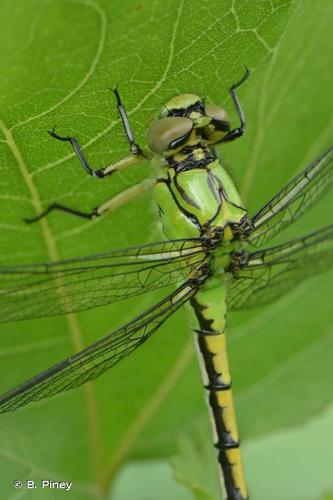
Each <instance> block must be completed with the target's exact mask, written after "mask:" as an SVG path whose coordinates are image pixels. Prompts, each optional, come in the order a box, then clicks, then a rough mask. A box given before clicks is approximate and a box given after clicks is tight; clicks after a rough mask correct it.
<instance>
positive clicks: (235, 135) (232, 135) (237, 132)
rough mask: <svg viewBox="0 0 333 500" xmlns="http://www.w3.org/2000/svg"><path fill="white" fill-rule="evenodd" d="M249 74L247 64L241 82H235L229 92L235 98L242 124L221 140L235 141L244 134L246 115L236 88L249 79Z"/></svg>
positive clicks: (234, 101)
mask: <svg viewBox="0 0 333 500" xmlns="http://www.w3.org/2000/svg"><path fill="white" fill-rule="evenodd" d="M249 76H250V71H249V69H248V68H247V67H246V66H245V73H244V75H243V76H242V78H241V79H240V80H239V82H237V83H234V84H233V85H232V86H231V87H230V89H229V92H230V94H231V98H232V100H233V103H234V105H235V108H236V111H237V115H238V117H239V120H240V126H239V127H237V128H235V129H233V130H230V132H228V133H227V134H226V135H225V136H224V137H223V139H222V141H221V142H230V141H233V140H235V139H237V138H238V137H241V136H242V135H243V134H244V131H245V125H246V121H245V115H244V111H243V109H242V106H241V103H240V101H239V99H238V97H237V94H236V89H238V88H239V87H240V86H241V85H242V84H243V83H244V82H245V81H246V80H247V79H248V77H249Z"/></svg>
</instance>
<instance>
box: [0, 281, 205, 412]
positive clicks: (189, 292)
mask: <svg viewBox="0 0 333 500" xmlns="http://www.w3.org/2000/svg"><path fill="white" fill-rule="evenodd" d="M195 293H196V290H195V288H193V286H192V284H191V281H188V282H186V283H185V284H183V285H182V286H180V287H179V288H178V289H177V290H176V291H174V292H173V293H171V294H170V295H168V296H167V297H166V298H165V299H163V300H162V301H160V302H159V303H158V304H156V305H155V306H153V307H151V308H150V309H148V310H147V311H146V312H144V313H142V314H141V315H140V316H138V317H137V318H136V319H134V320H133V321H131V322H130V323H127V324H126V325H125V326H123V327H121V328H119V329H117V330H115V331H114V332H112V333H110V334H109V335H107V336H106V337H104V338H102V339H101V340H99V341H97V342H95V343H94V344H92V345H90V346H88V347H86V348H85V349H83V350H82V351H80V352H78V353H76V354H74V355H73V356H70V357H69V358H67V359H64V360H63V361H61V362H60V363H57V364H56V365H54V366H52V367H51V368H49V369H48V370H46V371H44V372H42V373H40V374H39V375H37V376H35V377H33V378H31V379H30V380H28V381H27V382H25V383H23V384H21V385H19V386H17V387H15V388H14V389H12V390H11V391H9V392H7V393H5V394H4V395H2V396H1V397H0V413H5V412H8V411H13V410H16V409H17V408H20V407H21V406H24V405H26V404H28V403H30V402H31V401H39V400H40V399H44V398H47V397H50V396H53V395H55V394H58V393H60V392H63V391H67V390H68V389H73V388H75V387H79V386H80V385H82V384H84V383H85V382H88V381H90V380H93V379H95V378H96V377H98V376H99V375H101V374H102V373H103V372H105V371H106V370H108V369H109V368H111V367H113V366H114V365H115V364H116V363H118V362H119V361H120V360H122V359H123V358H124V357H126V356H128V355H129V354H130V353H132V352H133V351H134V350H135V349H136V348H137V347H138V346H139V345H141V344H142V343H143V342H145V341H146V340H147V339H148V338H149V337H150V336H151V335H152V334H153V333H154V332H155V331H156V330H157V329H158V328H159V327H160V326H161V324H162V323H163V322H164V321H165V320H166V319H167V318H168V317H169V316H171V315H172V314H173V313H174V312H175V311H176V310H177V309H178V308H179V307H181V306H182V305H183V304H184V303H185V302H187V301H188V300H189V299H190V298H191V297H192V296H193V295H195Z"/></svg>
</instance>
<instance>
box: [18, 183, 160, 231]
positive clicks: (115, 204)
mask: <svg viewBox="0 0 333 500" xmlns="http://www.w3.org/2000/svg"><path fill="white" fill-rule="evenodd" d="M155 183H156V180H155V179H151V178H148V179H144V180H143V181H142V182H139V183H138V184H134V185H133V186H131V187H129V188H127V189H124V190H123V191H121V192H120V193H119V194H117V195H116V196H114V197H113V198H111V199H110V200H108V201H106V202H105V203H103V204H102V205H99V206H98V207H96V208H93V210H91V212H81V211H80V210H75V209H73V208H69V207H66V206H65V205H61V204H60V203H52V204H51V205H50V206H48V207H47V208H46V210H44V212H42V213H41V214H39V215H37V216H36V217H31V218H25V219H24V221H25V222H27V223H28V224H31V223H33V222H37V221H39V220H40V219H42V218H43V217H45V216H46V215H48V214H49V213H50V212H53V211H54V210H58V211H61V212H65V213H67V214H70V215H75V216H77V217H81V218H83V219H95V218H96V217H99V216H100V215H104V214H106V213H109V212H112V211H113V210H116V209H117V208H119V207H120V206H122V205H124V204H125V203H127V202H129V201H131V200H133V199H135V198H137V197H138V196H140V195H142V194H144V193H145V192H147V191H149V190H150V189H151V188H152V187H153V186H154V184H155Z"/></svg>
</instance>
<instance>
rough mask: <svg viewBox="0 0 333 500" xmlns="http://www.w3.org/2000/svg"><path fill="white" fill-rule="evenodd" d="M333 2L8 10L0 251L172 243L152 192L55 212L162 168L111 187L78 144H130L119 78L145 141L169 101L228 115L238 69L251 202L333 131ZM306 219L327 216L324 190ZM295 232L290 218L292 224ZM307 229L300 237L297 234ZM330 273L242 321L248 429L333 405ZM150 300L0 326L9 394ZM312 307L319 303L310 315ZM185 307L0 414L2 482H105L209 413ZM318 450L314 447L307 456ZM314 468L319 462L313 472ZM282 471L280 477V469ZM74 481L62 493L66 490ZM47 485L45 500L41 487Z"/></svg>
mask: <svg viewBox="0 0 333 500" xmlns="http://www.w3.org/2000/svg"><path fill="white" fill-rule="evenodd" d="M332 10H333V5H332V3H331V2H325V1H324V0H319V1H318V2H315V3H314V2H311V1H310V0H299V1H292V0H260V1H258V2H251V1H243V0H242V1H240V0H239V1H237V0H235V1H232V0H228V1H227V0H224V1H221V0H219V1H217V0H216V1H208V0H204V1H198V0H191V1H190V0H170V1H169V2H163V1H162V0H160V1H158V0H157V1H156V0H155V1H154V0H140V1H139V0H137V1H134V2H133V1H129V0H127V1H122V2H120V1H117V0H113V1H112V2H109V1H108V0H86V1H85V0H66V1H53V2H50V1H47V0H26V1H25V2H21V1H19V0H13V1H12V2H4V1H3V2H2V4H1V9H0V22H1V34H2V37H3V40H4V43H2V44H1V45H0V51H1V54H0V55H1V57H0V65H1V75H2V78H1V83H0V85H1V92H0V110H1V111H0V166H1V179H0V193H1V206H0V210H1V218H0V227H1V234H0V259H1V263H3V264H5V263H23V262H35V261H39V260H50V259H52V260H54V259H57V258H67V257H73V256H77V255H86V254H90V253H95V252H103V251H105V250H108V249H111V248H117V247H118V248H120V247H126V246H130V245H133V244H141V243H145V242H147V241H152V240H155V241H156V240H159V239H161V233H160V231H159V229H158V227H157V214H156V211H155V210H154V209H153V207H152V204H151V198H150V196H149V195H145V196H144V197H143V198H141V199H138V200H136V201H134V202H132V203H131V204H130V205H129V206H127V207H124V208H121V209H119V210H118V211H117V213H114V214H112V215H110V216H108V217H105V218H103V219H99V220H97V221H93V222H87V221H84V220H80V219H76V218H71V217H66V216H65V215H63V214H59V213H58V214H57V213H54V214H52V215H51V216H50V217H49V218H48V219H47V221H45V224H43V225H40V224H36V225H35V226H26V225H25V224H24V223H23V222H22V217H24V216H26V217H27V216H33V215H35V214H36V213H38V212H39V211H40V210H41V208H42V207H45V206H47V205H48V204H49V203H51V202H52V201H58V202H60V203H64V204H66V205H68V206H71V207H73V208H78V209H82V210H88V209H90V208H92V207H94V206H96V205H98V204H99V203H101V202H102V201H105V200H107V199H108V198H110V197H112V196H113V195H115V194H116V193H118V192H119V191H120V190H122V189H124V188H125V187H127V186H129V185H131V184H133V183H135V182H137V181H139V180H140V179H142V178H144V177H145V176H146V175H147V174H148V173H149V172H150V170H149V165H145V166H143V167H138V168H133V169H130V170H129V171H125V172H124V173H121V174H119V175H117V176H112V178H110V179H106V180H104V181H100V180H98V179H92V178H90V177H89V176H87V175H86V174H85V172H84V171H83V170H82V168H81V167H80V165H79V164H78V161H77V160H76V159H75V158H74V156H73V154H72V152H71V150H70V148H69V147H68V145H67V144H64V143H60V142H57V141H55V140H52V139H51V138H50V137H49V136H48V134H47V133H46V130H47V129H50V128H52V126H53V125H57V127H58V131H59V133H64V134H75V135H76V136H77V138H78V139H79V141H80V143H81V144H82V146H83V149H84V151H85V152H86V155H87V157H88V158H89V161H90V162H91V163H92V165H94V166H95V167H96V168H98V167H101V166H104V165H107V164H109V163H110V162H113V161H115V160H117V159H118V158H121V157H122V156H124V155H125V154H126V153H127V151H128V145H127V143H126V140H125V138H124V134H123V131H122V127H121V124H120V122H119V119H118V116H117V112H116V108H115V103H114V99H113V96H112V93H111V92H110V91H109V90H108V89H109V87H112V86H113V85H115V84H116V83H118V84H119V90H120V92H121V95H122V98H123V101H124V103H125V105H126V108H127V110H128V114H129V117H130V119H131V123H132V126H133V129H134V130H135V134H136V138H137V140H138V141H140V143H144V138H145V130H146V127H147V123H148V122H149V119H150V117H151V115H152V114H153V113H155V111H156V110H157V109H158V108H159V107H160V106H161V104H163V102H164V101H165V100H166V99H168V98H170V97H171V96H172V95H174V94H177V93H179V92H196V93H198V94H200V95H206V96H208V98H209V99H212V100H213V101H215V102H217V103H221V104H224V105H225V106H226V107H227V108H228V110H230V111H231V113H230V114H231V116H232V118H233V120H235V115H234V113H233V111H232V105H231V102H230V99H229V97H228V92H227V89H228V87H229V86H230V85H231V84H232V83H233V82H234V81H236V80H237V79H239V77H240V76H241V75H242V74H243V66H244V64H246V65H247V66H248V67H249V68H250V69H251V72H252V76H251V79H250V80H249V81H248V83H247V84H246V85H245V86H244V87H243V88H242V89H241V91H240V96H241V99H242V102H243V105H244V108H245V110H246V115H247V122H248V129H247V134H246V136H245V137H244V139H242V140H240V141H236V142H235V143H234V144H230V145H228V146H226V147H225V148H223V151H221V154H222V156H223V158H225V159H226V161H227V163H230V164H231V165H233V169H232V171H233V174H234V177H235V179H236V181H237V183H238V185H239V187H240V188H241V191H242V193H243V194H244V199H245V200H246V203H247V204H248V206H249V209H250V211H251V212H253V210H255V209H257V208H259V207H260V205H261V204H262V203H264V202H265V201H267V200H268V199H269V198H270V197H271V196H272V195H273V194H274V193H275V192H276V191H277V190H278V189H279V188H280V187H281V186H282V185H283V183H285V182H286V181H287V180H288V179H290V178H291V177H292V176H293V175H294V174H295V173H296V172H297V171H299V170H300V169H301V168H302V167H305V166H306V165H307V163H309V162H310V161H311V160H312V159H313V158H315V157H316V156H317V155H318V154H319V153H320V152H321V151H322V150H323V149H324V148H325V147H327V146H328V145H329V143H330V141H331V135H332V134H331V131H332V123H331V110H330V109H329V103H330V100H331V85H332V83H331V82H332V60H331V57H332V56H331V51H329V50H328V49H327V47H329V46H330V41H331V23H332V17H333V12H332ZM311 214H312V215H309V216H307V217H305V218H303V219H302V221H301V222H300V224H299V225H298V226H297V228H298V231H299V232H302V231H304V232H305V231H308V225H311V227H312V228H313V227H318V226H321V225H324V224H328V223H329V222H330V221H331V220H332V204H331V203H330V202H329V197H326V199H324V200H323V201H322V203H321V204H320V206H318V207H317V208H316V209H315V210H314V211H313V212H312V213H311ZM290 234H291V235H294V234H296V233H295V229H293V230H290ZM297 234H298V233H297ZM330 281H331V280H330V276H329V275H327V276H321V277H320V278H318V279H316V280H313V281H311V282H309V283H308V284H306V285H304V286H302V287H301V288H298V289H297V290H295V292H293V293H292V294H289V295H288V296H287V297H286V298H283V299H282V300H280V301H279V302H277V303H276V304H274V305H272V306H269V307H266V308H262V309H260V310H257V311H253V312H250V313H242V314H237V315H236V314H232V315H230V318H229V330H230V343H229V345H230V357H231V364H232V369H233V373H234V380H235V384H234V387H235V393H236V401H237V410H238V413H239V421H240V427H241V430H242V435H243V436H244V437H246V436H249V435H253V434H259V433H263V432H270V431H271V430H272V429H273V428H277V427H279V426H285V425H289V424H291V423H294V424H296V423H298V422H299V421H302V420H304V419H305V418H306V417H307V416H308V415H309V414H312V413H315V412H318V411H319V410H320V409H322V408H323V407H324V406H325V405H327V404H328V402H329V400H330V399H331V387H330V382H329V381H330V365H331V363H330V358H329V353H330V352H331V350H332V330H331V324H332V311H331V307H330V300H329V299H328V297H330V294H332V285H331V283H330ZM154 300H157V298H156V297H155V296H154V297H150V296H146V297H144V299H143V300H135V301H132V302H130V303H126V304H125V305H122V304H119V305H115V306H112V307H108V308H100V309H99V310H96V311H90V312H86V313H81V314H80V315H77V316H71V317H67V318H61V317H59V318H49V319H43V320H38V321H26V322H21V323H17V324H10V325H9V324H8V325H3V326H2V327H1V337H0V338H1V341H0V342H1V343H0V357H1V363H0V369H1V378H0V380H1V384H0V385H1V390H2V391H5V390H7V389H9V388H11V387H13V386H14V385H16V384H18V383H20V382H22V381H23V380H25V379H27V378H28V377H30V376H32V375H34V374H36V373H38V372H39V371H41V370H43V369H45V368H47V367H49V366H50V365H51V364H52V363H55V362H56V361H58V360H60V359H63V358H64V357H66V356H68V355H69V354H71V353H72V352H73V351H75V350H77V349H78V348H79V347H80V345H87V344H89V343H91V342H92V341H94V340H95V339H97V338H100V337H101V336H102V335H105V334H106V333H107V332H109V331H110V330H112V328H114V327H115V326H117V325H119V324H122V323H124V322H125V321H128V320H129V319H131V318H133V317H134V316H135V315H136V314H138V313H139V311H142V310H144V308H145V307H148V305H151V304H152V303H153V301H154ZM313 311H315V313H313ZM205 412H206V409H205V406H204V404H203V399H202V394H201V387H200V383H199V376H198V373H197V367H196V364H195V360H194V358H193V357H192V354H191V346H190V341H189V339H188V332H187V326H186V322H185V319H184V317H183V314H182V312H178V313H177V314H176V315H175V317H174V318H172V319H171V320H170V321H168V323H167V324H166V325H165V326H164V327H163V328H162V329H161V331H160V332H159V334H157V335H156V336H154V337H153V338H152V339H151V340H150V341H149V343H147V344H146V345H145V346H143V347H142V348H141V349H140V350H139V351H138V352H137V353H136V354H134V355H133V356H132V357H131V358H129V359H128V360H126V361H124V362H123V363H122V364H120V365H119V366H117V367H116V368H114V370H113V371H112V373H109V374H107V375H105V376H103V377H101V378H100V379H99V380H97V381H96V382H94V383H93V384H90V385H89V386H86V387H84V388H82V389H81V390H78V391H74V392H69V393H66V394H63V395H61V396H59V397H56V398H53V399H50V400H47V401H45V402H41V403H39V404H36V405H31V406H28V407H26V408H24V409H22V410H21V411H18V412H17V413H14V414H8V415H2V416H1V427H0V429H1V430H0V436H1V450H0V464H1V471H2V479H1V491H2V494H3V496H4V497H10V496H12V495H13V494H15V492H14V490H13V481H14V480H15V479H20V480H23V481H25V480H27V479H35V480H36V482H37V483H38V484H39V481H40V480H41V479H44V478H50V479H51V480H54V481H57V480H71V481H73V490H72V492H71V498H80V499H82V498H92V497H97V496H98V495H99V494H104V493H105V491H106V490H107V489H108V488H109V484H110V480H111V479H112V478H113V477H114V475H115V473H116V471H117V469H118V467H119V465H120V464H121V463H122V462H123V461H124V460H125V459H126V458H128V457H135V458H137V459H140V458H143V457H156V456H166V455H170V454H172V453H173V452H174V450H175V447H176V442H175V435H176V434H177V433H178V432H180V431H182V430H184V429H185V428H187V429H188V431H189V432H192V431H193V432H195V430H194V422H195V421H196V419H197V418H198V416H202V418H207V417H206V413H205ZM310 459H311V457H309V460H310ZM316 466H318V464H314V467H316ZM272 477H274V471H272ZM58 494H59V495H60V496H61V495H62V493H61V491H57V498H58V496H59V495H58ZM44 496H45V492H44V490H41V489H40V488H39V487H38V488H36V489H35V490H34V499H38V498H44Z"/></svg>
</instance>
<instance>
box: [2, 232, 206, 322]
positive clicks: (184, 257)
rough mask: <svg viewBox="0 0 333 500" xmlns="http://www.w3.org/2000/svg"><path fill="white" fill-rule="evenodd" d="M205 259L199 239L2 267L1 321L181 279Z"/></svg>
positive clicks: (85, 305)
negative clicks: (49, 261)
mask: <svg viewBox="0 0 333 500" xmlns="http://www.w3.org/2000/svg"><path fill="white" fill-rule="evenodd" d="M204 259H205V251H204V250H203V246H202V243H201V241H200V240H199V239H198V240H175V241H169V242H163V243H154V244H151V245H145V246H140V247H133V248H127V249H125V250H116V251H113V252H109V253H104V254H97V255H92V256H89V257H84V258H78V259H71V260H65V261H60V262H51V263H46V264H43V263H41V264H33V265H22V266H7V267H3V266H0V322H5V321H17V320H21V319H28V318H36V317H40V316H52V315H55V314H66V313H71V312H75V311H82V310H85V309H90V308H93V307H97V306H102V305H105V304H109V303H111V302H116V301H119V300H123V299H125V298H128V297H133V296H136V295H140V294H143V293H146V292H149V291H152V290H155V289H157V288H161V287H164V286H167V285H172V284H175V283H179V282H181V281H185V280H186V279H187V278H188V277H189V276H190V275H191V273H192V272H193V271H194V269H196V268H197V267H198V266H200V264H201V263H202V262H203V261H204Z"/></svg>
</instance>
